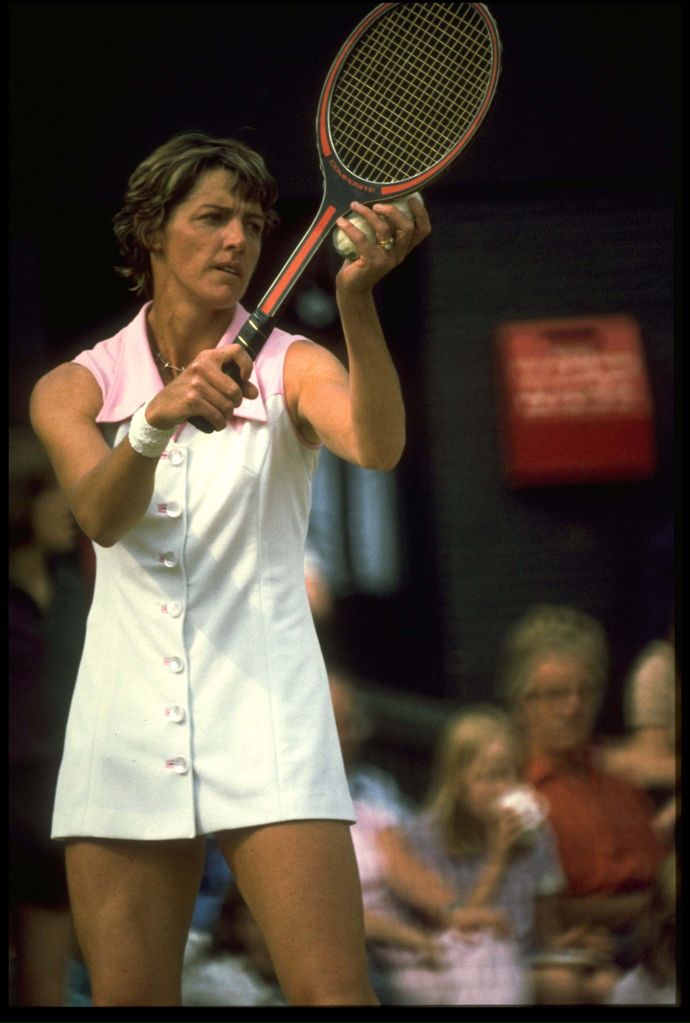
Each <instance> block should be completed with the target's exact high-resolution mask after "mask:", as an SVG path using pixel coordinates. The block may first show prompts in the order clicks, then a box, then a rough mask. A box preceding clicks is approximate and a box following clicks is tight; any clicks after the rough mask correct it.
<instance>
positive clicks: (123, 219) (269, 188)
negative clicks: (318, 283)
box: [113, 131, 278, 298]
mask: <svg viewBox="0 0 690 1023" xmlns="http://www.w3.org/2000/svg"><path fill="white" fill-rule="evenodd" d="M214 167H223V168H225V169H226V170H229V171H231V172H232V173H233V174H234V175H235V176H236V187H237V189H238V191H239V192H240V195H241V196H242V197H243V198H244V199H246V200H250V201H252V202H257V203H258V204H259V205H260V206H261V209H262V211H263V213H264V216H265V218H266V227H267V228H270V227H274V226H275V225H276V224H277V222H278V217H277V215H276V213H275V211H274V210H273V205H274V203H275V201H276V198H277V195H278V189H277V186H276V183H275V181H274V179H273V177H272V176H271V174H270V173H269V171H268V169H267V167H266V164H265V163H264V160H263V157H262V156H260V154H259V153H257V152H255V150H253V149H251V148H250V147H249V146H247V145H245V143H244V142H239V141H237V140H236V139H231V138H213V137H211V136H210V135H207V134H206V133H205V132H202V131H187V132H180V133H178V134H177V135H174V136H173V137H172V138H171V139H169V140H168V141H167V142H165V143H163V145H161V146H158V148H157V149H155V150H154V151H153V152H152V153H151V155H150V156H147V157H146V159H145V160H143V161H142V162H141V163H140V164H139V166H138V167H137V168H136V170H135V171H134V173H133V174H132V175H131V177H130V179H129V181H128V184H127V191H126V193H125V198H124V203H123V206H122V209H121V210H120V211H119V213H117V214H116V215H115V217H114V219H113V227H114V230H115V237H116V239H117V243H118V248H119V250H120V255H121V256H122V257H123V259H124V260H125V265H124V266H116V267H115V270H116V271H117V272H118V273H119V274H121V275H122V276H123V277H124V278H126V279H127V280H129V281H131V283H132V286H131V290H132V291H133V292H134V293H135V294H138V295H143V296H144V297H146V298H151V297H152V295H153V277H152V273H151V263H150V259H149V242H150V239H151V237H152V236H153V234H154V233H155V232H156V231H158V230H159V229H160V228H161V227H163V225H164V224H165V222H166V220H167V219H168V217H169V215H170V213H171V212H172V210H173V209H174V208H175V206H177V205H178V204H179V203H180V202H181V201H182V200H183V199H184V198H185V196H187V195H188V194H189V192H191V190H192V189H193V187H194V185H195V184H196V182H197V181H198V179H199V177H200V176H201V175H202V174H203V173H204V172H205V171H207V170H209V169H211V168H214Z"/></svg>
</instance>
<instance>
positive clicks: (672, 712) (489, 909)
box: [9, 431, 681, 1006]
mask: <svg viewBox="0 0 690 1023" xmlns="http://www.w3.org/2000/svg"><path fill="white" fill-rule="evenodd" d="M10 469H11V472H10V559H9V569H10V580H9V582H10V740H11V741H10V848H11V856H10V892H11V898H10V985H11V991H10V999H11V1004H14V1005H72V1006H84V1005H89V1004H90V993H89V980H88V975H87V974H86V971H85V969H84V967H83V965H82V963H81V961H80V957H79V951H78V949H77V948H76V947H75V944H74V941H73V938H72V932H71V926H70V917H69V908H68V898H67V890H66V884H65V880H64V868H63V865H62V859H61V847H60V846H59V844H57V843H51V841H50V839H49V838H48V835H49V827H50V813H51V803H52V790H53V787H54V782H55V776H56V771H57V765H58V763H59V758H60V752H61V744H62V733H63V730H64V724H65V720H66V715H67V707H68V704H69V696H70V686H71V682H70V679H73V677H74V674H75V670H76V662H77V660H78V656H79V650H80V647H81V641H82V637H83V628H84V622H85V616H86V607H87V603H88V600H87V594H88V581H87V582H86V583H85V581H84V569H83V563H82V562H81V560H80V557H81V554H80V547H79V537H78V534H77V530H76V528H75V526H74V523H73V521H72V520H71V517H70V515H69V511H68V509H67V505H66V502H65V501H64V499H63V498H62V496H61V494H60V491H59V490H58V488H57V484H56V481H55V479H54V476H53V475H52V471H51V470H50V467H49V465H48V463H47V461H46V459H45V457H44V456H43V455H42V453H41V450H40V449H39V448H38V446H37V445H36V444H35V442H34V441H33V438H32V437H31V436H30V435H28V434H27V433H24V432H23V431H16V432H15V434H14V435H13V436H12V437H11V442H10ZM306 575H307V586H308V593H309V594H310V597H311V599H312V609H313V613H314V617H315V620H316V622H317V626H318V624H319V621H321V620H325V619H327V618H332V615H333V601H332V599H331V595H330V593H329V587H328V584H327V582H326V580H325V579H324V578H323V576H322V575H321V574H320V571H319V565H318V559H316V558H308V560H307V563H306ZM501 641H502V642H501V657H500V665H499V671H498V678H497V679H496V680H495V687H494V691H495V693H496V696H495V698H492V699H491V700H489V701H487V702H486V703H481V704H474V705H467V706H458V707H457V709H456V711H455V712H454V713H452V714H451V715H450V717H449V719H448V720H447V721H446V722H445V724H444V727H443V728H442V730H441V732H440V734H439V735H438V737H437V740H436V745H435V749H434V750H433V756H432V762H431V763H430V769H429V786H428V792H427V794H426V796H425V798H424V799H423V800H421V801H417V800H416V799H412V798H411V797H410V796H409V794H407V793H406V792H405V785H404V782H405V779H404V775H402V776H400V777H393V776H392V775H391V774H390V773H387V772H385V771H383V770H382V769H381V768H379V767H377V766H375V764H373V763H370V762H368V760H367V758H365V756H364V750H365V749H368V750H372V749H374V748H375V744H376V736H377V729H378V728H379V727H380V726H379V725H377V724H376V723H375V722H374V721H373V719H372V717H371V715H370V713H369V710H368V705H367V684H368V683H367V681H365V680H362V679H358V678H354V677H352V676H351V675H350V674H349V673H348V671H347V670H346V669H343V668H341V667H340V666H339V665H336V664H332V665H330V685H331V694H332V698H333V706H334V710H335V715H336V722H337V726H338V734H339V737H340V742H341V747H342V753H343V759H344V762H345V766H346V771H347V776H348V781H349V784H350V790H351V794H352V798H353V803H354V806H355V810H356V816H357V823H356V824H355V825H354V826H353V827H352V839H353V843H354V847H355V853H356V856H357V862H358V865H359V871H360V878H361V885H362V895H363V903H364V913H365V926H366V934H367V940H368V949H369V957H370V970H371V977H372V981H373V983H374V986H375V989H376V991H377V994H378V995H379V998H380V999H381V1002H382V1003H383V1004H384V1005H417V1006H424V1005H425V1006H435V1005H445V1006H449V1005H458V1006H459V1005H534V1004H545V1005H548V1004H551V1005H574V1004H580V1005H582V1004H593V1005H604V1004H609V1005H610V1004H627V1005H674V1004H677V1003H678V1001H679V997H680V994H679V981H678V976H677V956H676V944H675V926H676V906H677V901H678V884H679V877H678V870H677V858H676V853H677V841H678V834H679V822H680V814H681V809H680V801H679V786H678V777H679V767H680V756H679V751H680V745H679V734H680V727H679V719H678V715H677V710H678V706H677V704H678V696H679V694H678V689H679V681H678V672H677V669H676V658H675V650H674V634H673V629H672V628H671V629H669V633H668V635H667V636H666V637H660V638H659V639H658V640H657V641H655V642H654V643H652V644H651V645H650V646H648V647H646V648H644V649H642V650H640V651H639V657H638V658H637V660H636V662H635V663H634V664H633V666H632V669H631V671H630V675H629V677H628V679H627V681H626V685H625V689H624V692H623V694H622V696H621V700H622V708H621V709H622V712H623V714H624V719H625V726H626V730H625V734H624V735H623V736H617V737H615V738H612V737H607V736H605V735H601V734H600V733H599V732H598V730H597V729H598V727H599V726H598V714H599V710H600V708H601V704H602V701H603V699H604V696H605V693H606V687H607V681H608V677H609V660H608V658H609V652H608V642H607V637H606V635H605V632H604V630H603V628H602V626H601V624H600V623H599V622H597V621H596V620H595V619H594V618H592V617H591V616H590V615H589V614H587V613H585V612H584V611H582V610H580V609H578V608H575V607H570V606H560V605H558V606H554V605H538V606H534V607H530V608H528V609H527V610H526V612H525V614H524V615H523V616H522V617H521V618H520V619H519V620H518V621H516V622H515V623H514V625H513V626H512V627H511V628H510V629H509V630H508V632H507V634H506V635H505V636H503V637H501ZM183 978H184V979H183V1003H184V1004H186V1005H190V1006H202V1005H206V1006H211V1005H214V1006H233V1005H237V1006H240V1005H241V1006H267V1005H276V1006H280V1005H285V1002H284V1000H283V997H282V995H281V992H280V989H279V987H278V984H277V982H276V979H275V975H274V973H273V969H272V965H271V962H270V958H269V956H268V954H267V950H266V947H265V944H264V942H263V940H262V936H261V933H260V932H259V930H258V928H257V927H256V925H255V923H254V921H253V919H252V917H251V914H250V913H249V911H248V909H247V907H246V905H245V903H244V901H243V899H242V896H241V893H240V892H239V891H238V889H237V886H236V885H235V883H234V880H233V878H232V876H231V874H230V872H229V870H228V868H227V866H226V864H225V861H224V859H223V857H222V856H221V854H220V852H219V850H218V848H217V846H216V845H215V843H214V842H213V840H212V839H209V840H208V844H207V859H206V868H205V871H204V877H203V880H202V885H201V889H200V892H199V896H198V900H197V905H196V909H195V913H194V918H193V921H192V927H191V930H190V934H189V940H188V943H187V950H186V953H185V965H184V975H183Z"/></svg>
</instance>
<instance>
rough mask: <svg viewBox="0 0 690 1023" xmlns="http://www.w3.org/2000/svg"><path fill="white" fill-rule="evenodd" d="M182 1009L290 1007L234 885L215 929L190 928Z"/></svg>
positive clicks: (232, 884) (255, 928)
mask: <svg viewBox="0 0 690 1023" xmlns="http://www.w3.org/2000/svg"><path fill="white" fill-rule="evenodd" d="M182 1004H183V1005H216V1006H227V1005H238V1006H239V1005H242V1006H259V1005H286V1004H287V1003H286V1002H285V1000H284V998H283V996H282V994H281V992H280V989H279V987H278V982H277V980H276V977H275V973H274V971H273V965H272V963H271V959H270V956H269V954H268V949H267V948H266V944H265V942H264V940H263V937H262V935H261V932H260V930H259V928H258V927H257V926H256V923H255V922H254V918H253V917H252V915H251V913H250V912H249V909H248V908H247V906H246V903H245V902H244V900H243V899H242V896H241V895H240V893H239V891H238V889H237V886H236V885H235V883H234V882H232V881H231V882H230V883H229V885H228V886H227V891H226V894H225V898H224V900H223V903H222V905H221V907H220V912H219V914H218V916H217V919H216V920H215V923H214V925H213V929H212V931H211V932H208V931H206V930H203V929H192V931H191V932H190V935H189V939H188V941H187V947H186V949H185V956H184V964H183V968H182Z"/></svg>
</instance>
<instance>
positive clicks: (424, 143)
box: [317, 3, 501, 202]
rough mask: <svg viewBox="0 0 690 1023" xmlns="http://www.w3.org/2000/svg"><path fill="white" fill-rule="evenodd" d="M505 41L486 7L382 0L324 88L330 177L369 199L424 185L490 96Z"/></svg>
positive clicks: (322, 129) (322, 130) (321, 128)
mask: <svg viewBox="0 0 690 1023" xmlns="http://www.w3.org/2000/svg"><path fill="white" fill-rule="evenodd" d="M500 70H501V41H500V37H499V34H498V29H497V27H496V24H495V22H494V20H493V18H492V17H491V15H490V13H489V11H488V9H487V8H486V6H485V5H484V4H477V3H383V4H379V5H378V6H377V7H375V8H374V10H373V11H371V13H370V14H369V15H368V17H366V18H365V19H363V21H361V22H360V23H359V25H358V26H357V27H356V28H355V29H354V30H353V32H352V33H351V34H350V36H349V37H348V39H347V40H346V41H345V43H344V44H343V46H342V47H341V49H340V50H339V52H338V55H337V56H336V58H335V60H334V61H333V64H332V65H331V68H330V70H329V73H328V75H327V78H326V82H325V84H324V87H323V89H322V92H321V97H320V100H319V107H318V111H317V145H318V149H319V153H320V156H321V163H322V167H323V170H324V176H325V177H326V179H327V181H328V180H329V179H330V180H331V181H332V183H333V185H334V186H337V185H338V184H340V186H341V187H348V188H349V189H350V190H354V191H359V192H361V193H364V194H363V195H362V196H361V199H362V201H363V202H371V201H374V200H375V199H378V198H386V197H389V196H390V197H394V196H398V195H404V194H407V193H409V192H413V191H416V190H418V189H422V188H424V187H425V186H426V185H427V184H428V183H429V182H430V181H431V180H432V179H433V178H435V177H436V176H437V175H439V174H441V173H442V172H443V171H444V170H446V168H447V167H448V166H449V165H450V164H451V163H452V162H453V160H455V158H456V157H457V156H458V155H459V153H460V152H462V150H463V149H464V148H465V147H466V146H467V145H468V143H469V142H470V141H471V139H472V138H473V137H474V135H475V134H476V132H477V129H478V128H479V126H480V124H481V123H482V121H483V120H484V118H485V116H486V114H487V112H488V110H489V108H490V106H491V103H492V101H493V98H494V95H495V92H496V86H497V84H498V79H499V75H500Z"/></svg>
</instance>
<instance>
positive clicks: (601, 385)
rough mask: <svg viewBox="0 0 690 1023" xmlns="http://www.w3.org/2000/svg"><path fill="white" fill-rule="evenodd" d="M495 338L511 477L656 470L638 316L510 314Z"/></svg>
mask: <svg viewBox="0 0 690 1023" xmlns="http://www.w3.org/2000/svg"><path fill="white" fill-rule="evenodd" d="M495 340H496V347H497V352H498V360H499V374H500V383H501V434H502V444H503V454H504V464H505V470H506V474H507V477H508V480H509V482H510V483H511V485H513V486H539V485H545V484H557V483H584V482H598V481H604V480H640V479H646V478H648V477H649V476H650V475H651V474H652V473H653V471H654V467H655V450H654V448H655V445H654V428H653V409H652V398H651V392H650V389H649V382H648V379H647V372H646V367H645V362H644V354H643V349H642V341H641V338H640V329H639V325H638V323H637V321H636V320H634V319H633V318H632V317H630V316H592V317H586V318H577V319H554V320H522V321H514V322H510V323H502V324H500V325H499V327H498V328H497V330H496V336H495Z"/></svg>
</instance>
